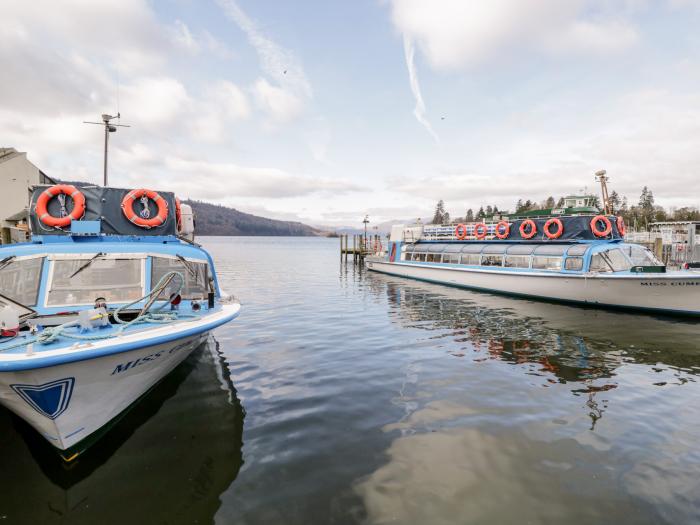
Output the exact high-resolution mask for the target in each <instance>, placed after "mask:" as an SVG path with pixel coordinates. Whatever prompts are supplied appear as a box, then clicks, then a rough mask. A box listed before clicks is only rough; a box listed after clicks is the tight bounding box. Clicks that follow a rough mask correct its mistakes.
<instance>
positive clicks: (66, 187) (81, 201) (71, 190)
mask: <svg viewBox="0 0 700 525" xmlns="http://www.w3.org/2000/svg"><path fill="white" fill-rule="evenodd" d="M61 194H62V195H66V196H68V197H70V198H71V199H73V209H72V210H71V212H70V213H67V214H66V215H65V216H63V217H55V216H53V215H51V214H50V213H49V202H51V199H53V198H54V197H56V196H58V195H61ZM34 211H35V212H36V215H37V217H39V221H41V222H42V223H44V224H45V225H46V226H51V227H52V228H65V227H67V226H70V223H71V221H78V220H80V219H82V218H83V215H85V195H83V192H81V191H80V190H79V189H78V188H76V187H75V186H73V185H72V184H55V185H53V186H51V187H50V188H46V189H45V190H44V191H43V193H42V194H41V195H39V198H38V199H37V200H36V207H35V208H34Z"/></svg>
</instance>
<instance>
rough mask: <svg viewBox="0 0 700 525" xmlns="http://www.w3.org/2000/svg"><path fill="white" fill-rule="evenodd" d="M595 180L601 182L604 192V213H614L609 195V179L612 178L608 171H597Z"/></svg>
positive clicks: (601, 188)
mask: <svg viewBox="0 0 700 525" xmlns="http://www.w3.org/2000/svg"><path fill="white" fill-rule="evenodd" d="M595 180H596V182H600V192H601V193H602V194H603V213H605V215H612V213H613V210H612V204H611V203H610V197H609V196H608V180H610V179H609V178H608V176H607V171H605V170H600V171H596V172H595Z"/></svg>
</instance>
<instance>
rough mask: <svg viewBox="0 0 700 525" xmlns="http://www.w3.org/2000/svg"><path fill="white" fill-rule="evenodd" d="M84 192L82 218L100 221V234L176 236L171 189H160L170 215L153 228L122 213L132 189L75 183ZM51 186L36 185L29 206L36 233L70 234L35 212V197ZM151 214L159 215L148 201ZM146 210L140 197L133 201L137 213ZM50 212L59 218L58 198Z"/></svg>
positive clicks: (69, 201) (69, 207)
mask: <svg viewBox="0 0 700 525" xmlns="http://www.w3.org/2000/svg"><path fill="white" fill-rule="evenodd" d="M72 185H73V186H75V187H76V188H77V189H78V190H80V191H81V192H82V193H83V195H85V216H84V217H83V218H82V220H83V221H97V220H99V221H100V223H101V228H100V231H101V233H105V234H109V235H176V234H177V224H176V220H175V195H174V194H173V193H171V192H168V191H159V192H158V194H159V195H160V196H161V197H162V198H163V199H165V202H167V203H168V218H167V219H166V221H165V222H164V223H163V224H162V225H161V226H157V227H153V228H141V227H140V226H137V225H135V224H133V223H132V222H131V221H129V220H128V219H127V218H126V217H125V216H124V213H123V212H122V200H123V199H124V197H125V196H126V194H127V193H129V192H130V191H131V190H130V189H121V188H103V187H101V186H95V185H91V184H85V183H72ZM49 187H50V186H35V187H34V190H33V192H32V199H31V202H30V205H29V222H30V225H31V228H32V233H33V234H34V235H55V234H58V235H65V234H67V233H70V227H67V228H64V229H56V228H51V227H49V226H46V225H45V224H43V223H42V222H41V221H39V217H38V216H37V214H36V200H37V199H38V198H39V195H41V194H42V193H43V192H44V190H46V189H47V188H49ZM148 207H149V210H150V216H151V217H155V216H156V215H157V214H158V208H157V206H156V204H155V203H154V202H153V201H150V200H149V201H148ZM142 209H143V206H142V205H141V202H140V200H139V199H136V202H134V212H136V213H137V214H139V213H140V212H141V211H142ZM72 210H73V200H72V199H70V198H66V211H67V212H68V213H70V212H71V211H72ZM48 211H49V213H50V214H51V215H53V216H55V217H60V211H61V206H60V203H59V201H58V198H56V197H54V198H53V199H51V201H50V202H49V206H48Z"/></svg>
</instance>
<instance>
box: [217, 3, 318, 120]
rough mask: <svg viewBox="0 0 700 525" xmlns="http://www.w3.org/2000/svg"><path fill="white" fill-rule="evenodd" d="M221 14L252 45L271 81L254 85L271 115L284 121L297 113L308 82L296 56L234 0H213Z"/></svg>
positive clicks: (308, 96) (308, 93) (308, 90)
mask: <svg viewBox="0 0 700 525" xmlns="http://www.w3.org/2000/svg"><path fill="white" fill-rule="evenodd" d="M217 3H218V4H219V6H220V7H221V8H222V9H223V11H224V13H225V14H226V15H227V16H228V17H229V18H230V19H231V20H233V21H234V22H235V23H236V25H238V27H240V28H241V29H242V30H243V32H245V34H246V36H247V37H248V41H249V42H250V44H251V45H252V46H253V47H254V48H255V50H256V52H257V54H258V57H259V60H260V67H261V69H262V70H263V72H264V73H265V74H266V75H267V76H268V77H269V78H270V79H272V80H273V81H274V83H275V84H276V85H272V84H271V83H270V82H269V81H268V80H266V79H260V80H258V82H256V84H255V90H256V92H257V93H258V96H259V97H262V99H263V100H264V104H263V105H264V107H266V108H267V109H268V110H269V111H271V114H272V115H273V116H274V117H275V118H279V117H282V118H281V120H287V119H289V118H293V117H295V116H297V115H298V114H299V113H300V112H301V110H302V109H303V104H304V102H305V101H307V100H309V99H311V98H312V96H313V94H312V90H311V84H310V83H309V81H308V79H307V78H306V75H305V73H304V69H303V67H302V66H301V63H300V62H299V59H298V58H297V57H296V55H295V54H294V53H293V52H292V51H290V50H288V49H285V48H283V47H282V46H280V45H278V44H277V43H276V42H274V41H273V40H271V39H270V38H269V37H267V36H266V35H265V34H264V33H263V32H262V31H261V30H260V29H259V27H258V26H257V24H256V23H255V22H254V21H253V20H252V19H251V18H250V17H249V16H248V15H247V14H246V13H245V12H244V11H243V10H242V9H241V8H240V7H239V6H238V4H237V3H236V2H235V0H217Z"/></svg>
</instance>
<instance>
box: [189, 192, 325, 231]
mask: <svg viewBox="0 0 700 525" xmlns="http://www.w3.org/2000/svg"><path fill="white" fill-rule="evenodd" d="M183 202H184V203H185V204H189V205H190V206H192V210H193V211H194V216H195V221H196V227H195V230H196V232H197V235H251V236H252V235H279V236H289V237H292V236H306V237H308V236H315V235H323V232H321V231H320V230H316V229H315V228H312V227H311V226H307V225H306V224H302V223H300V222H291V221H276V220H274V219H266V218H265V217H258V216H257V215H251V214H249V213H243V212H241V211H238V210H235V209H233V208H227V207H225V206H219V205H217V204H209V203H208V202H200V201H193V200H185V201H183Z"/></svg>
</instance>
